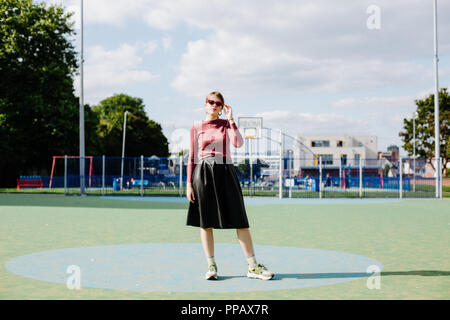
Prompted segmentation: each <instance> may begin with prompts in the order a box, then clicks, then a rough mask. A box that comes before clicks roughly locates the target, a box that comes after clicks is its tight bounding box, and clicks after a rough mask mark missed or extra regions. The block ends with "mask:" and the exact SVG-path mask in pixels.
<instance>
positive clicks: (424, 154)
mask: <svg viewBox="0 0 450 320" xmlns="http://www.w3.org/2000/svg"><path fill="white" fill-rule="evenodd" d="M415 103H416V105H417V110H416V111H417V114H418V116H417V119H416V120H415V126H416V155H417V157H418V158H433V157H434V145H435V139H434V128H435V126H434V94H430V95H429V96H428V97H427V98H425V99H423V100H415ZM449 121H450V95H449V93H448V92H447V88H442V89H441V90H440V91H439V124H440V153H441V154H440V156H441V157H442V171H443V172H445V170H446V169H445V166H446V164H447V163H448V162H449V159H450V126H449ZM413 125H414V123H413V118H412V117H411V119H403V129H404V131H402V132H400V133H399V136H400V137H401V139H402V141H403V142H404V144H403V149H405V150H406V151H407V152H408V154H409V155H413V144H414V135H413Z"/></svg>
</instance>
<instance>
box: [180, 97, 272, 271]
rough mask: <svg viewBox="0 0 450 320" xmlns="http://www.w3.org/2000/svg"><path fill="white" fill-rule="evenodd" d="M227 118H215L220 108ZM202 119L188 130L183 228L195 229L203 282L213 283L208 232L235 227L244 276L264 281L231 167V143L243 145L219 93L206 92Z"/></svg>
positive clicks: (229, 112)
mask: <svg viewBox="0 0 450 320" xmlns="http://www.w3.org/2000/svg"><path fill="white" fill-rule="evenodd" d="M224 106H225V108H226V109H224V111H225V115H226V117H227V119H226V120H225V119H219V117H218V116H220V115H221V113H222V110H223V107H224ZM205 112H206V120H204V121H202V122H198V123H195V124H194V125H193V126H192V127H191V150H190V154H189V163H188V168H187V190H186V196H187V198H188V200H189V209H188V215H187V222H186V224H187V225H189V226H195V227H200V238H201V241H202V246H203V250H204V252H205V256H206V258H207V261H208V271H207V272H206V275H205V278H206V279H207V280H217V264H216V262H215V260H214V235H213V229H214V228H215V229H236V232H237V237H238V239H239V243H240V245H241V247H242V250H243V252H244V255H245V256H246V258H247V262H248V272H247V277H249V278H256V279H263V280H269V279H272V278H273V276H274V274H273V272H271V271H269V270H267V268H266V267H265V266H264V265H263V264H261V263H257V262H256V258H255V252H254V248H253V243H252V238H251V236H250V231H249V224H248V219H247V214H246V211H245V206H244V198H243V196H242V190H241V186H240V184H239V180H238V177H237V173H236V170H235V168H234V165H233V162H232V159H231V153H230V146H229V145H230V142H231V143H233V145H234V146H235V147H237V148H239V147H241V146H242V144H243V143H244V141H243V139H242V136H241V134H240V132H239V129H238V128H237V126H236V123H235V122H234V120H233V113H232V110H231V107H230V106H228V105H225V100H224V98H223V96H222V94H221V93H220V92H216V91H214V92H211V93H210V94H209V95H208V96H207V97H206V102H205Z"/></svg>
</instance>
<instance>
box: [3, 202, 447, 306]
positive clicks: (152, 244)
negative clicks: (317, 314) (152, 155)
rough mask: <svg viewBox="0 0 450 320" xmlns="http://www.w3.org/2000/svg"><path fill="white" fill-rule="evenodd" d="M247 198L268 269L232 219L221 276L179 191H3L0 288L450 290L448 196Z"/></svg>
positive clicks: (306, 294)
mask: <svg viewBox="0 0 450 320" xmlns="http://www.w3.org/2000/svg"><path fill="white" fill-rule="evenodd" d="M244 201H245V204H246V209H247V212H248V217H249V222H250V229H251V230H252V236H253V241H254V244H255V251H256V256H257V258H258V260H259V261H260V262H262V263H265V264H266V265H268V267H269V268H270V269H271V270H273V271H274V272H275V273H276V276H275V278H274V279H273V280H271V281H261V280H255V279H248V278H246V261H245V258H244V257H243V254H242V251H241V249H240V247H239V244H238V241H237V238H236V233H235V231H234V230H215V232H214V237H215V241H216V254H215V256H216V261H217V263H218V267H219V277H220V280H219V281H206V280H204V279H203V275H204V272H205V270H206V266H207V264H206V261H205V258H204V255H203V251H202V247H201V243H200V238H199V231H198V228H193V227H189V226H186V225H185V219H186V210H187V207H188V203H187V199H186V198H179V197H115V198H114V197H95V196H87V197H79V196H63V195H26V194H17V195H12V194H1V195H0V216H1V220H2V222H3V223H2V224H1V226H0V228H1V232H0V234H1V235H2V245H1V246H0V262H1V269H0V297H1V298H8V299H80V298H82V299H448V298H449V292H450V290H449V289H450V281H449V277H448V276H449V275H450V265H449V261H450V259H449V251H448V243H449V233H448V228H449V226H450V219H449V217H448V214H447V212H448V208H449V203H448V200H419V199H402V200H395V199H365V200H352V199H336V200H334V199H276V198H271V199H268V198H255V197H254V198H248V197H246V198H245V200H244ZM282 221H283V223H282ZM286 221H287V222H288V223H285V222H286ZM430 230H433V232H430ZM76 280H77V281H78V282H77V281H76ZM77 283H78V285H79V287H80V289H79V290H77V289H76V286H75V287H74V285H76V284H77Z"/></svg>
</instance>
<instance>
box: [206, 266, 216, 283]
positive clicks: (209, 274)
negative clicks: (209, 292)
mask: <svg viewBox="0 0 450 320" xmlns="http://www.w3.org/2000/svg"><path fill="white" fill-rule="evenodd" d="M205 279H206V280H217V265H216V264H215V263H213V264H212V265H210V266H209V267H208V271H206V274H205Z"/></svg>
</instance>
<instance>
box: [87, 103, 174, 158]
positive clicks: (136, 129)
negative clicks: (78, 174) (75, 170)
mask: <svg viewBox="0 0 450 320" xmlns="http://www.w3.org/2000/svg"><path fill="white" fill-rule="evenodd" d="M92 111H93V112H94V113H96V114H97V117H98V119H99V123H98V127H97V137H98V139H99V150H98V151H99V154H106V155H109V156H121V155H122V137H123V120H124V113H125V111H128V112H129V114H128V116H127V127H126V143H125V154H126V156H140V155H157V156H159V157H167V156H169V144H168V141H167V138H166V137H165V136H164V134H163V132H162V128H161V126H160V125H159V124H158V123H156V122H155V121H153V120H150V119H149V118H148V117H147V115H146V113H145V110H144V105H143V103H142V99H140V98H133V97H130V96H128V95H125V94H116V95H113V96H112V97H109V98H106V99H104V100H102V101H100V103H99V104H98V105H96V106H94V107H93V108H92Z"/></svg>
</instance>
